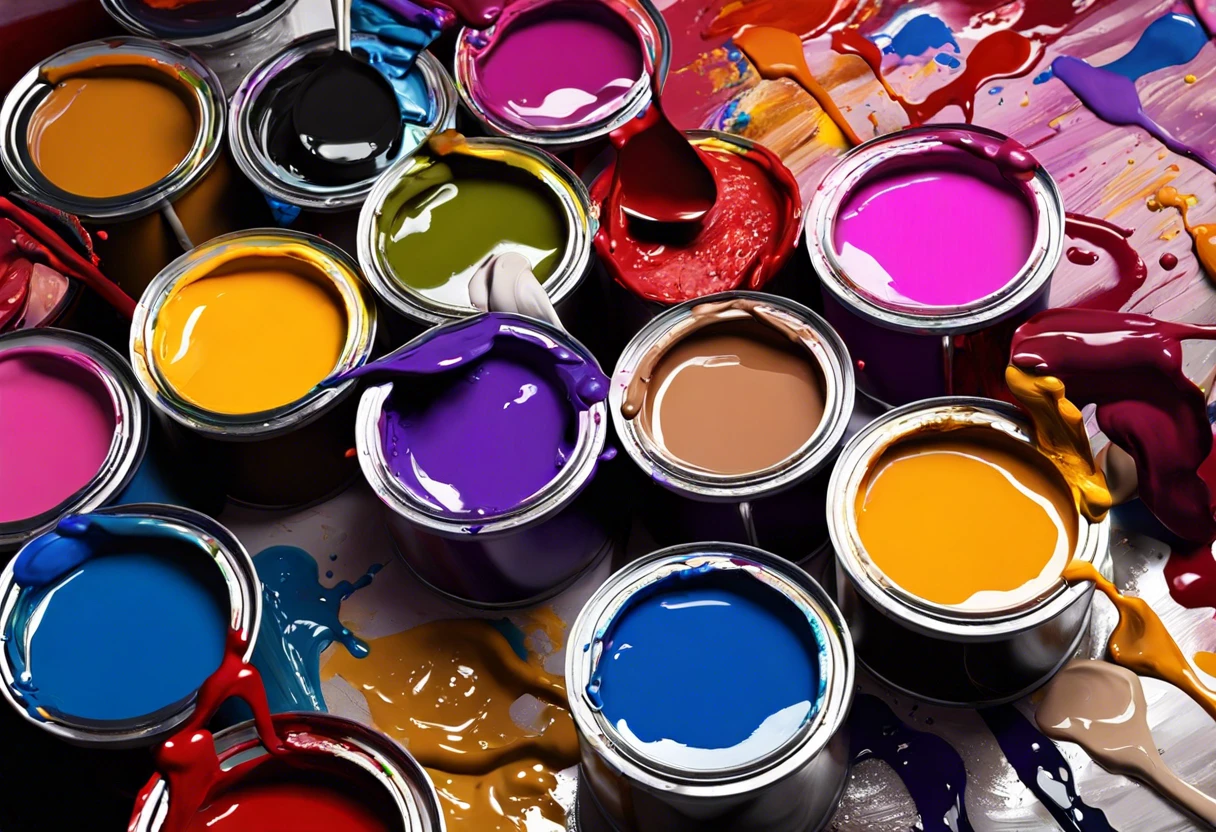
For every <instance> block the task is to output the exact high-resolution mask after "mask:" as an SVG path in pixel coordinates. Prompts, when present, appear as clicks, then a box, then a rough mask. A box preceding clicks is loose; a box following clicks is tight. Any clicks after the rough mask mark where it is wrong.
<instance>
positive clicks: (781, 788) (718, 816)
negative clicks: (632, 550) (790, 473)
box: [566, 543, 854, 832]
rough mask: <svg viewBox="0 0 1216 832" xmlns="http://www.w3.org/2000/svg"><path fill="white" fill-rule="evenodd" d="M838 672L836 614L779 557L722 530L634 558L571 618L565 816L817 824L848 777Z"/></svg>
mask: <svg viewBox="0 0 1216 832" xmlns="http://www.w3.org/2000/svg"><path fill="white" fill-rule="evenodd" d="M690 639H691V640H693V643H689V642H690ZM696 639H703V640H704V644H703V645H700V646H698V645H696V644H695V640H696ZM626 640H627V642H628V644H627V645H626V644H625V641H626ZM626 646H628V649H625V648H626ZM760 646H762V647H763V649H757V648H758V647H760ZM773 653H779V654H780V655H781V659H780V660H778V661H776V662H773V663H772V664H770V665H769V666H768V668H767V669H765V668H764V667H761V665H763V664H764V662H765V661H766V660H767V659H760V660H758V661H754V662H753V661H752V659H753V658H757V659H759V657H761V656H765V657H769V658H771V655H772V654H773ZM710 654H712V657H711V655H710ZM680 656H684V657H685V658H684V659H681V658H680ZM723 663H726V664H729V665H730V667H729V668H728V669H726V670H725V672H718V669H720V668H722V667H723ZM698 676H700V677H701V678H698ZM853 681H854V664H853V645H852V641H851V640H850V638H849V631H848V627H847V626H846V625H845V622H844V619H843V618H842V616H841V614H840V611H839V610H838V609H837V608H836V606H835V604H833V603H832V600H831V598H830V597H829V596H828V594H827V593H826V592H824V590H823V589H822V588H821V587H820V586H819V585H818V584H817V583H815V581H814V580H813V579H812V578H811V577H810V576H809V575H807V574H806V573H805V572H803V571H802V570H801V569H799V568H798V567H796V566H794V565H793V564H791V563H789V562H788V561H785V560H783V559H782V558H779V557H776V556H774V555H772V554H769V553H767V552H763V551H761V550H759V549H754V548H752V547H750V546H740V545H738V544H732V543H696V544H691V545H688V546H677V547H673V548H670V549H663V550H661V551H659V552H655V553H653V554H651V555H647V556H646V557H644V558H642V559H640V560H638V561H635V562H634V563H632V564H630V565H629V566H627V567H625V568H624V569H622V570H620V571H619V572H617V573H616V574H615V575H613V576H612V577H611V578H610V579H609V580H608V581H607V582H606V583H605V584H604V585H602V586H601V587H600V588H599V589H598V590H597V591H596V592H595V594H594V595H592V596H591V598H590V600H589V601H588V602H587V604H586V605H585V606H584V607H583V609H582V612H580V613H579V616H578V619H577V620H576V621H575V623H574V625H573V627H572V628H571V633H570V649H569V650H567V651H566V687H567V690H568V691H569V694H570V711H571V715H572V716H573V717H574V724H575V727H576V728H577V730H578V734H579V745H580V749H581V755H582V761H581V766H580V769H579V780H580V788H579V797H578V804H577V806H576V809H575V811H576V814H577V826H576V828H577V829H579V830H581V832H626V830H627V831H628V832H652V830H653V832H659V830H661V832H682V830H696V829H705V828H713V829H722V830H730V832H751V830H756V832H760V830H771V829H788V830H791V832H793V831H794V830H797V832H811V831H812V830H816V829H821V828H823V827H824V826H825V825H826V824H827V822H828V820H829V819H830V818H831V816H832V813H833V812H834V811H835V809H836V804H837V802H838V801H839V799H840V795H841V793H842V792H843V791H844V785H845V780H846V778H847V776H848V730H847V727H846V724H845V719H846V717H847V715H848V710H849V705H850V703H851V701H852V697H853ZM693 685H696V686H697V690H696V693H695V694H690V693H689V692H688V687H690V686H693ZM643 688H645V689H646V690H645V691H643ZM681 688H684V695H683V696H681ZM716 701H721V702H722V703H724V704H722V705H719V704H716ZM632 706H636V707H632ZM631 718H633V720H634V724H630V719H631ZM749 729H750V730H749Z"/></svg>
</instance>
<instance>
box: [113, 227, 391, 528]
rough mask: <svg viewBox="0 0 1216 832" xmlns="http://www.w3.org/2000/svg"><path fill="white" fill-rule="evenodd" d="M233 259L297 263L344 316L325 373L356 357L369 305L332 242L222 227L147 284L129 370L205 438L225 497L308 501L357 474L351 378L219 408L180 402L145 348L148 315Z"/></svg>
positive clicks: (261, 502)
mask: <svg viewBox="0 0 1216 832" xmlns="http://www.w3.org/2000/svg"><path fill="white" fill-rule="evenodd" d="M240 258H257V259H258V261H259V262H264V263H266V264H271V265H273V264H274V263H276V262H283V263H291V264H293V265H294V264H295V263H296V262H300V263H303V264H304V266H303V268H307V269H308V273H309V276H310V278H311V279H313V280H315V281H316V282H317V283H319V284H321V285H323V286H324V287H325V288H326V290H327V293H328V294H332V296H333V299H334V302H335V303H337V304H338V305H340V307H341V309H342V312H343V314H344V317H345V324H346V334H345V339H344V341H343V343H342V345H341V351H340V354H339V357H338V362H337V365H336V366H335V367H334V368H333V370H332V372H331V375H337V374H339V373H341V372H344V371H347V370H351V369H353V368H355V367H359V366H361V365H362V364H364V363H365V362H366V361H367V360H368V358H369V357H370V356H371V352H372V344H373V342H374V340H375V333H376V305H375V302H374V300H373V299H372V297H371V293H370V292H369V290H368V288H367V286H366V284H364V283H363V280H362V278H361V277H360V274H359V268H358V266H357V265H356V264H355V263H354V261H353V260H351V259H350V257H349V256H347V255H346V253H345V252H343V251H342V250H341V249H339V248H337V247H336V246H334V245H332V244H330V243H328V242H326V241H325V240H322V239H320V238H318V237H313V236H310V235H308V234H301V233H299V232H297V231H287V230H279V229H252V230H250V231H242V232H238V233H236V234H228V235H225V236H223V237H219V238H216V239H215V240H212V241H211V242H209V243H207V244H205V245H202V246H199V247H198V248H196V249H194V250H193V251H191V252H190V253H189V254H186V255H183V256H182V257H180V258H178V259H177V260H175V261H174V262H173V263H171V264H170V265H169V266H168V267H166V268H165V270H164V271H162V272H161V273H160V275H159V276H157V278H156V280H155V281H154V282H153V283H152V284H151V285H150V286H149V287H148V289H147V291H146V292H145V293H144V295H143V297H142V298H141V299H140V303H139V306H138V307H137V308H136V311H135V317H134V320H133V321H132V323H131V341H130V355H131V364H132V366H133V367H134V368H135V375H136V378H137V379H138V380H139V384H140V387H141V388H142V389H143V392H144V394H145V395H146V396H147V397H148V399H149V400H150V401H151V402H152V405H153V407H154V408H155V409H156V410H158V411H159V412H161V413H163V414H164V415H166V416H168V417H169V418H170V419H172V420H173V421H175V422H177V423H179V424H181V425H184V426H185V427H186V428H188V429H190V430H191V431H193V432H194V433H195V434H197V435H199V436H200V437H202V438H203V439H204V440H206V443H207V446H208V450H209V452H210V454H211V457H212V462H213V464H215V466H216V467H217V469H218V476H219V477H220V479H221V481H222V482H223V484H224V487H225V491H226V492H227V494H228V497H229V499H231V500H234V501H236V502H240V503H243V504H245V505H250V506H255V507H260V508H286V507H292V506H301V505H307V504H310V503H314V502H317V501H320V500H322V499H325V498H326V497H328V496H331V495H333V494H335V493H337V492H338V491H340V490H341V489H343V488H345V487H346V486H347V485H348V484H349V483H350V481H351V480H352V479H354V478H355V477H356V476H357V475H358V466H357V465H356V463H355V461H354V459H352V458H350V457H349V456H348V455H347V451H349V450H350V447H351V439H350V425H351V422H352V420H353V419H354V412H355V408H356V406H357V398H356V397H355V395H354V393H355V382H353V381H345V382H342V383H340V384H336V385H333V386H323V385H321V384H320V383H318V384H317V386H315V387H313V388H312V389H311V390H309V391H308V392H307V393H306V394H304V395H303V396H301V397H300V398H299V399H297V400H295V401H292V402H288V403H286V404H283V405H282V406H278V407H275V408H273V409H270V410H265V411H262V412H257V413H235V414H234V413H221V412H215V411H212V410H208V409H206V408H204V407H201V406H198V405H195V404H193V403H192V402H190V401H189V400H188V399H186V398H185V397H184V396H183V395H181V394H180V393H179V392H178V391H176V390H175V389H174V388H173V386H172V384H170V383H169V381H168V380H167V379H166V376H165V373H164V370H163V368H162V367H161V366H160V365H159V362H158V360H157V356H156V353H155V349H154V343H155V341H154V338H155V333H156V330H157V323H158V319H159V317H160V315H161V312H162V309H163V308H164V306H165V304H166V302H167V301H168V300H169V299H170V298H172V297H173V296H174V293H175V292H176V291H178V290H179V289H180V288H181V287H184V286H187V285H189V284H190V283H193V282H194V281H197V280H201V279H204V278H206V277H208V276H210V275H211V274H212V270H213V269H218V270H223V269H225V268H227V266H226V265H225V264H227V263H229V262H230V261H234V260H239V259H240Z"/></svg>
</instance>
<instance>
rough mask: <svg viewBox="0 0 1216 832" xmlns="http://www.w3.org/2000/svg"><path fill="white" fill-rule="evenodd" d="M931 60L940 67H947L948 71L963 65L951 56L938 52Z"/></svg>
mask: <svg viewBox="0 0 1216 832" xmlns="http://www.w3.org/2000/svg"><path fill="white" fill-rule="evenodd" d="M933 60H934V61H935V62H937V63H939V64H941V65H942V66H945V67H949V68H950V69H958V68H959V67H960V66H962V65H963V64H962V62H961V61H959V59H958V58H956V57H954V56H953V55H950V54H948V53H946V52H938V53H937V54H936V55H934V56H933Z"/></svg>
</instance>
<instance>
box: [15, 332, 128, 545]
mask: <svg viewBox="0 0 1216 832" xmlns="http://www.w3.org/2000/svg"><path fill="white" fill-rule="evenodd" d="M0 400H2V401H3V402H4V407H3V413H2V414H0V425H3V427H2V428H0V432H2V433H3V436H4V437H8V438H7V439H0V442H3V443H4V445H5V446H7V447H5V448H4V450H3V453H0V456H3V457H4V475H3V478H2V480H3V482H2V483H0V494H2V495H3V497H2V499H0V552H3V551H12V550H14V549H17V548H19V547H21V546H22V545H24V544H25V543H26V542H28V541H29V540H31V539H32V538H34V537H36V536H37V535H39V534H41V533H43V532H45V531H47V530H48V529H50V528H51V527H53V526H54V525H55V523H57V522H58V521H59V519H60V518H62V517H64V516H65V515H68V514H76V513H80V512H85V511H92V510H94V509H97V508H100V507H101V506H104V505H106V504H107V503H109V502H111V501H113V500H114V499H116V498H117V497H118V496H119V495H120V494H121V493H122V491H123V489H124V488H125V487H126V486H127V484H128V483H129V482H130V481H131V478H132V477H133V476H134V475H135V472H136V470H137V469H138V468H139V466H140V464H141V463H142V461H143V458H144V450H145V448H146V447H147V443H148V432H149V429H150V426H149V424H148V411H147V405H146V404H145V403H144V400H143V398H142V397H141V396H140V395H139V391H138V388H137V386H136V384H135V377H134V375H133V374H132V373H131V370H130V368H129V367H128V366H127V364H126V362H125V361H124V360H123V359H122V357H121V356H119V355H118V353H116V352H114V350H112V349H110V348H109V347H108V346H106V345H105V344H103V343H102V342H101V341H98V340H97V339H95V338H91V337H89V336H87V335H81V334H79V333H76V332H69V331H67V330H62V329H51V328H46V329H30V330H21V331H17V332H10V333H8V334H5V335H0ZM9 442H12V443H13V444H11V445H9Z"/></svg>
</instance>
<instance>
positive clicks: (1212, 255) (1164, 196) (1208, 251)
mask: <svg viewBox="0 0 1216 832" xmlns="http://www.w3.org/2000/svg"><path fill="white" fill-rule="evenodd" d="M1197 202H1198V200H1196V199H1195V196H1194V195H1193V194H1183V193H1179V192H1178V189H1177V188H1174V187H1172V186H1169V185H1167V186H1165V187H1164V188H1161V189H1160V190H1158V191H1157V193H1155V194H1153V196H1152V197H1150V198H1149V201H1148V207H1149V210H1151V211H1160V210H1162V209H1163V208H1175V209H1177V211H1178V213H1179V214H1181V215H1182V226H1183V228H1185V229H1186V233H1187V234H1189V235H1190V236H1191V240H1192V242H1193V243H1194V245H1195V255H1196V256H1197V257H1198V258H1199V265H1200V266H1202V267H1203V270H1204V271H1205V272H1207V274H1208V277H1210V278H1212V279H1213V280H1216V223H1198V224H1195V225H1192V224H1191V218H1190V215H1189V212H1190V209H1191V207H1193V206H1194V205H1195V204H1196V203H1197ZM1163 256H1164V255H1163Z"/></svg>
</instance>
